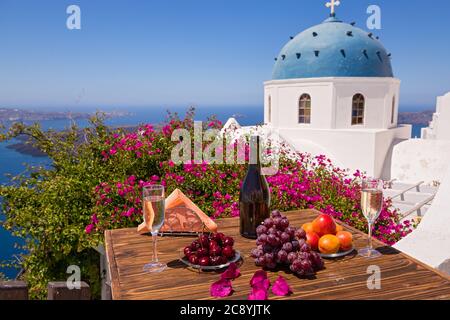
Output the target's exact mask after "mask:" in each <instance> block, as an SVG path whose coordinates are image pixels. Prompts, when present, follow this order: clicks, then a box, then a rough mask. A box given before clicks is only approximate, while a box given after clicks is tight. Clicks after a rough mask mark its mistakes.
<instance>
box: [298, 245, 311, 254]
mask: <svg viewBox="0 0 450 320" xmlns="http://www.w3.org/2000/svg"><path fill="white" fill-rule="evenodd" d="M300 251H302V252H311V246H310V245H309V244H307V243H304V244H303V245H302V246H301V247H300Z"/></svg>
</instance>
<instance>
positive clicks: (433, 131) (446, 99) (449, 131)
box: [422, 92, 450, 140]
mask: <svg viewBox="0 0 450 320" xmlns="http://www.w3.org/2000/svg"><path fill="white" fill-rule="evenodd" d="M449 123H450V92H449V93H447V94H446V95H444V96H442V97H438V98H437V103H436V113H435V114H434V115H433V120H432V121H431V123H430V126H429V127H428V128H423V129H422V139H428V140H450V126H449Z"/></svg>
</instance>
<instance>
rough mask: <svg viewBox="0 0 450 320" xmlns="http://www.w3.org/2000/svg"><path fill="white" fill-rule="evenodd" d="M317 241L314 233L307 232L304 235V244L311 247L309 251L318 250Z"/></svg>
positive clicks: (317, 237)
mask: <svg viewBox="0 0 450 320" xmlns="http://www.w3.org/2000/svg"><path fill="white" fill-rule="evenodd" d="M319 240H320V237H319V235H318V234H317V233H315V232H307V233H306V243H307V244H309V245H310V246H311V249H313V250H314V251H317V250H319Z"/></svg>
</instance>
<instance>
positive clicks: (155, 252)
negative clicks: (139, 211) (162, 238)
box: [152, 233, 159, 262]
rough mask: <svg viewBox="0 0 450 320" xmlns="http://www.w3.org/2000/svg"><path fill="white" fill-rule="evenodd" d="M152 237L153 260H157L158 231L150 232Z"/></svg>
mask: <svg viewBox="0 0 450 320" xmlns="http://www.w3.org/2000/svg"><path fill="white" fill-rule="evenodd" d="M152 238H153V262H159V261H158V250H157V243H158V233H152Z"/></svg>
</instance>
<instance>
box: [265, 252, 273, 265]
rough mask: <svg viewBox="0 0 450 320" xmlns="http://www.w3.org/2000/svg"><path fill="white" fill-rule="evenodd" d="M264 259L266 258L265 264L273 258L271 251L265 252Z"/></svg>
mask: <svg viewBox="0 0 450 320" xmlns="http://www.w3.org/2000/svg"><path fill="white" fill-rule="evenodd" d="M264 259H265V260H266V264H269V263H271V262H273V261H274V260H275V257H274V255H273V253H266V254H265V255H264Z"/></svg>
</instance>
